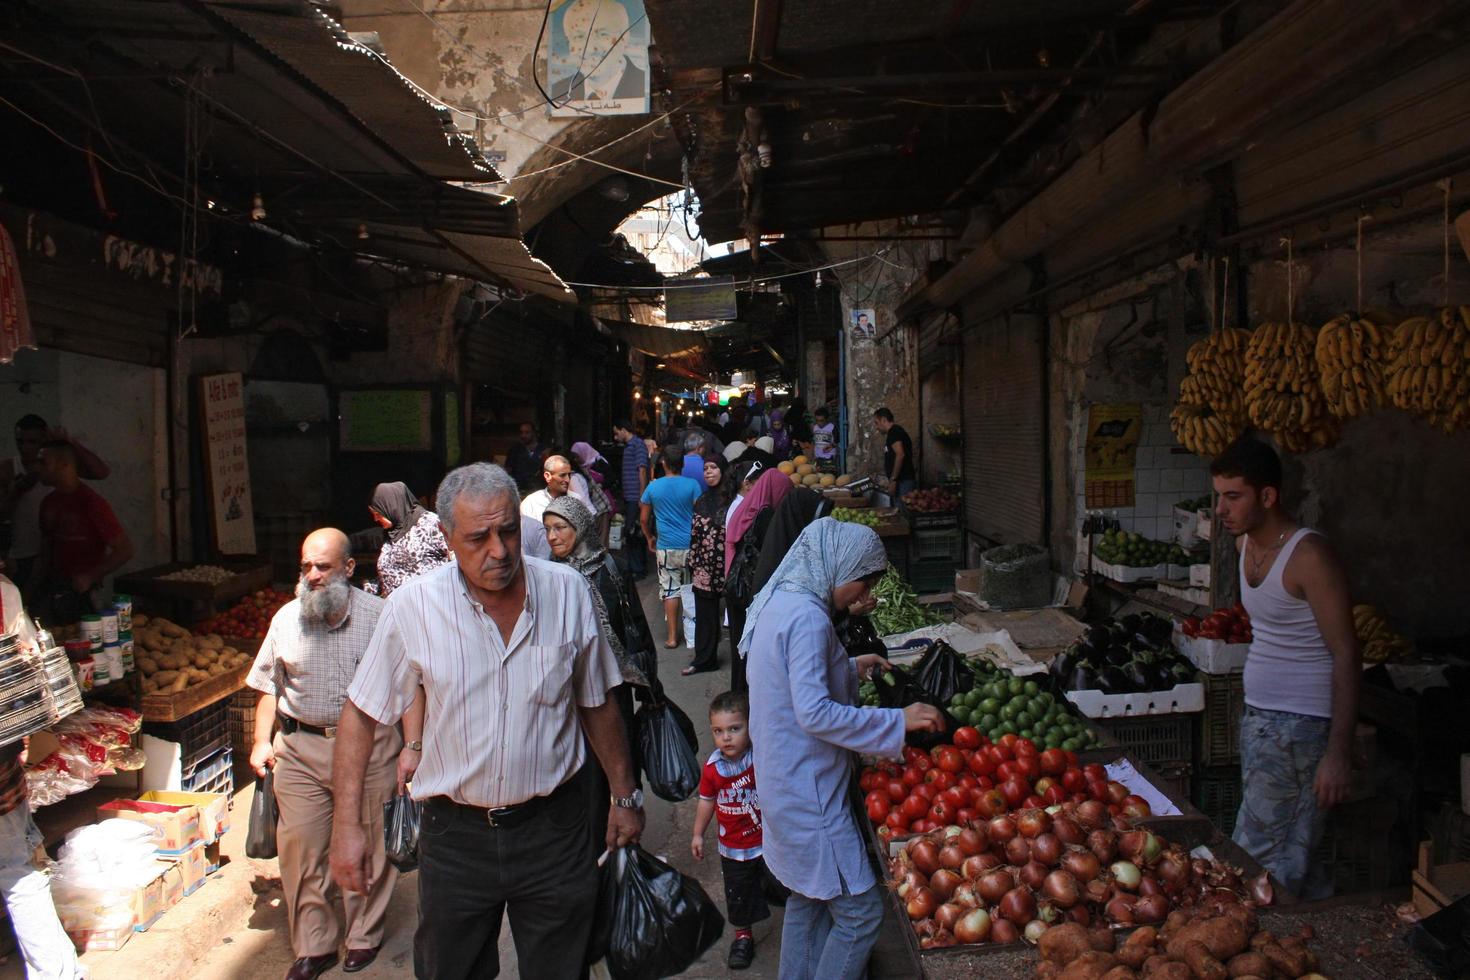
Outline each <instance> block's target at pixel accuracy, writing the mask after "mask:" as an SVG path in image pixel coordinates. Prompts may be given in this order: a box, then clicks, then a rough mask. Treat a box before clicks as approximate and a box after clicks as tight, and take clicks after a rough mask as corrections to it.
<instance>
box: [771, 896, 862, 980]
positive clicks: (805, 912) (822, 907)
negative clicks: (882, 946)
mask: <svg viewBox="0 0 1470 980" xmlns="http://www.w3.org/2000/svg"><path fill="white" fill-rule="evenodd" d="M881 887H882V886H881V885H874V886H873V887H872V888H869V889H868V890H867V891H865V892H863V893H862V894H861V895H839V896H838V897H836V898H832V899H827V900H825V901H824V900H821V899H815V898H807V897H806V896H805V895H798V894H797V893H796V892H792V893H791V897H790V898H788V899H787V900H786V919H785V924H784V925H783V926H782V927H781V972H780V976H781V980H861V978H862V977H863V976H865V975H866V974H867V971H868V954H869V953H871V952H872V951H873V946H874V944H875V943H877V942H878V929H879V928H880V927H881V926H882V924H883V896H882V893H881V892H880V891H879V889H880V888H881Z"/></svg>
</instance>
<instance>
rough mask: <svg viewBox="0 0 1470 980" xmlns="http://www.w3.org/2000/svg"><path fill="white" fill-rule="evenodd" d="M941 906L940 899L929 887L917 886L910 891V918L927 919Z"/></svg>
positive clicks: (908, 907)
mask: <svg viewBox="0 0 1470 980" xmlns="http://www.w3.org/2000/svg"><path fill="white" fill-rule="evenodd" d="M938 907H939V899H938V898H937V897H935V895H934V892H933V891H931V890H930V889H928V888H916V889H914V890H913V891H912V892H910V893H909V901H908V906H907V909H908V913H909V918H910V919H915V920H917V919H927V918H929V916H931V915H933V914H934V910H935V909H936V908H938Z"/></svg>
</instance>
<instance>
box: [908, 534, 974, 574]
mask: <svg viewBox="0 0 1470 980" xmlns="http://www.w3.org/2000/svg"><path fill="white" fill-rule="evenodd" d="M963 550H964V542H963V541H962V539H961V537H960V529H959V528H958V527H951V528H946V529H938V530H934V529H930V530H915V531H914V532H913V533H912V534H910V535H909V557H910V558H911V559H912V560H913V562H914V563H915V564H917V563H919V562H925V561H947V562H950V563H952V564H955V565H958V564H959V562H960V559H961V557H962V552H963Z"/></svg>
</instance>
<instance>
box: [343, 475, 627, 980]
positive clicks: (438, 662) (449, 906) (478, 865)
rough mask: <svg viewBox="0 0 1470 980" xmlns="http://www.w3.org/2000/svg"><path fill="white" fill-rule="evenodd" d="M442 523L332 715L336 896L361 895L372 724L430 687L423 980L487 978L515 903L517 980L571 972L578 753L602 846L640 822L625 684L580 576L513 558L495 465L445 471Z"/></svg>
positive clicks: (589, 844) (580, 893)
mask: <svg viewBox="0 0 1470 980" xmlns="http://www.w3.org/2000/svg"><path fill="white" fill-rule="evenodd" d="M437 503H438V508H439V517H440V521H441V523H442V525H443V528H444V532H445V536H446V538H447V540H448V542H449V548H450V550H451V551H452V552H453V553H454V557H455V563H454V564H451V565H445V566H444V567H442V568H439V569H437V570H435V571H433V572H430V573H429V574H427V575H424V576H421V577H419V578H417V579H413V580H411V581H409V582H408V583H406V584H405V585H403V586H402V587H400V588H399V589H398V590H397V591H396V592H394V593H393V595H392V596H391V597H390V598H389V599H388V602H387V604H386V605H385V606H384V609H383V614H382V616H381V618H380V619H379V620H378V627H377V630H376V631H375V633H374V635H373V640H372V643H371V644H370V645H369V647H368V650H367V653H366V654H365V655H364V656H363V660H362V664H361V666H360V667H359V668H358V671H357V674H356V676H355V677H354V678H353V681H352V685H351V687H350V688H349V689H348V699H349V700H348V703H347V704H345V705H344V706H343V709H342V717H341V720H340V721H339V722H338V735H337V753H336V759H335V763H334V772H335V785H334V796H335V798H336V805H337V811H336V813H337V818H336V821H335V825H334V828H333V836H332V870H333V872H334V874H335V875H336V878H337V881H338V882H339V883H340V884H341V885H342V887H343V888H344V889H347V890H349V891H356V892H361V891H364V890H365V889H367V888H369V887H370V886H371V877H372V874H371V866H370V863H369V861H368V860H367V855H368V853H369V851H368V846H367V841H366V839H365V835H364V833H363V827H362V824H361V823H360V822H358V821H356V820H354V819H350V818H348V817H347V816H346V815H347V814H351V813H353V812H354V811H355V809H356V807H357V806H358V804H359V801H360V800H361V797H362V783H363V772H364V767H365V765H366V763H367V758H368V754H369V746H370V743H371V738H372V731H373V729H374V727H375V725H377V724H384V725H391V724H394V723H395V722H397V721H398V719H399V718H400V717H401V716H402V715H403V713H404V711H405V710H406V709H407V708H408V707H409V705H410V704H411V703H412V701H413V698H414V695H415V693H416V691H417V690H418V688H419V687H420V686H422V687H423V689H424V692H425V694H426V695H427V701H428V703H427V709H426V711H425V717H424V730H423V757H422V759H421V760H420V762H419V766H418V769H417V771H416V772H415V773H414V779H413V795H414V798H415V799H417V800H419V801H420V802H422V803H423V815H422V823H421V826H420V834H419V872H418V873H419V927H418V932H417V934H416V935H415V937H414V971H415V974H416V975H417V976H419V977H423V978H430V977H432V978H434V980H460V978H469V977H480V976H494V975H495V973H496V972H497V971H498V969H499V951H498V948H497V940H498V937H499V934H500V922H501V916H502V913H503V912H504V911H506V910H507V909H508V910H509V914H510V917H511V921H512V923H513V928H514V929H515V939H516V951H517V956H518V959H519V965H520V972H521V975H522V976H527V977H531V976H538V977H539V976H544V977H558V978H561V977H577V976H581V975H583V974H584V973H585V968H586V964H585V963H584V959H585V956H586V951H587V943H588V938H589V934H590V929H591V920H592V908H593V901H594V898H595V894H596V891H597V867H596V856H597V853H598V852H599V851H600V850H601V848H602V846H603V843H604V842H603V841H597V842H594V841H593V840H592V834H591V831H590V820H591V814H590V813H589V812H588V809H587V797H588V790H587V788H586V785H585V782H584V780H585V778H586V777H587V775H588V774H587V773H586V772H585V766H587V765H590V764H592V763H589V762H588V760H587V758H586V746H587V745H588V744H590V745H591V747H592V751H593V753H594V754H595V755H596V756H597V762H596V763H595V764H600V765H601V766H602V768H603V771H604V772H605V773H606V775H607V780H608V784H609V785H610V786H611V788H612V799H611V801H610V802H609V812H608V830H607V837H606V844H607V845H609V846H617V845H622V844H627V843H631V842H633V841H636V840H637V839H638V837H639V835H640V834H641V833H642V830H643V810H642V794H641V793H639V792H638V791H637V789H636V788H635V784H634V779H633V776H634V774H633V770H632V765H631V762H630V756H629V752H628V741H627V733H626V732H625V731H624V727H623V722H622V716H621V715H620V714H619V711H618V708H617V705H616V703H615V702H614V701H612V700H611V699H609V698H608V696H607V693H608V691H609V690H611V689H612V688H613V687H616V686H617V685H618V684H619V683H621V681H622V678H621V675H620V674H619V671H618V665H617V660H616V658H615V656H614V655H613V652H612V649H611V647H610V646H609V645H608V643H607V640H606V639H605V638H604V637H603V634H602V631H601V629H600V628H599V625H598V619H597V613H596V611H595V608H594V606H593V599H592V594H591V592H590V590H589V588H588V586H587V582H586V579H584V578H583V577H582V575H581V574H580V573H578V572H577V571H576V570H575V569H573V568H571V567H570V566H566V565H555V564H551V563H550V562H545V561H541V560H539V559H535V558H523V557H522V555H521V543H520V526H521V525H520V512H519V504H520V500H519V495H518V494H517V493H516V488H515V483H514V481H513V480H511V479H510V477H509V476H508V475H507V474H506V473H505V471H504V470H502V469H500V468H499V467H497V466H492V465H490V464H488V463H476V464H473V465H471V466H465V467H461V468H460V469H457V470H455V471H454V472H452V473H450V474H449V475H448V476H446V477H445V478H444V482H443V483H441V484H440V486H439V492H438V497H437Z"/></svg>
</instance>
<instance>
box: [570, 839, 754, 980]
mask: <svg viewBox="0 0 1470 980" xmlns="http://www.w3.org/2000/svg"><path fill="white" fill-rule="evenodd" d="M724 931H725V919H724V916H722V915H720V910H719V908H717V907H716V905H715V903H714V902H713V901H711V900H710V897H709V895H708V894H707V893H706V892H705V890H704V888H703V887H701V886H700V884H699V882H697V881H695V880H694V879H693V878H688V877H685V876H684V875H681V874H680V873H679V872H677V871H675V870H674V869H673V868H671V867H669V866H668V865H667V864H665V863H664V862H662V861H660V860H659V859H658V858H656V857H654V856H653V855H652V854H649V853H648V852H647V851H645V850H643V849H642V848H641V847H638V846H637V845H632V846H629V847H621V848H618V849H617V850H616V851H614V852H613V853H612V855H611V856H610V857H609V858H608V860H607V862H606V863H605V864H604V865H603V868H602V882H601V884H600V886H599V888H598V892H597V908H596V911H595V912H594V919H593V927H592V934H593V937H594V946H593V952H594V954H596V953H598V952H602V953H605V956H606V964H607V968H608V972H610V973H611V974H612V976H613V977H614V978H616V980H649V978H653V977H670V976H674V975H675V974H678V973H682V972H684V971H685V970H687V969H688V968H689V967H690V966H691V965H692V964H693V963H694V961H695V960H697V959H699V957H700V956H702V955H704V953H705V951H706V950H708V949H709V948H710V947H711V946H713V945H714V944H715V943H716V942H718V941H719V939H720V935H721V934H722V933H723V932H724ZM602 937H606V938H605V942H606V946H605V948H604V947H603V946H602V945H601V943H602V942H603V941H604V940H603V938H602Z"/></svg>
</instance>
